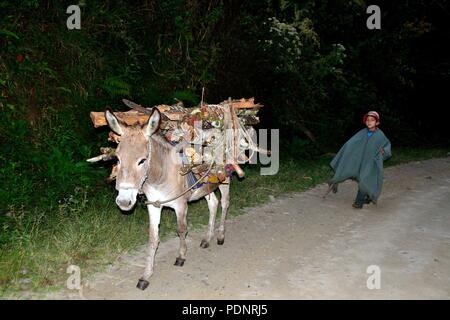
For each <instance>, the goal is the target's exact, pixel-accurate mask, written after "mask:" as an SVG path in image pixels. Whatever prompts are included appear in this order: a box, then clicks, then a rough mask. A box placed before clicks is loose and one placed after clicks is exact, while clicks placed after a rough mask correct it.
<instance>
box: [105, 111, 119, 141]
mask: <svg viewBox="0 0 450 320" xmlns="http://www.w3.org/2000/svg"><path fill="white" fill-rule="evenodd" d="M105 118H106V122H107V123H108V126H109V127H110V128H111V130H112V131H114V133H116V134H118V135H119V136H121V135H122V134H123V129H122V126H121V125H120V123H119V120H117V118H116V116H115V115H114V113H112V111H111V110H110V109H107V110H106V111H105Z"/></svg>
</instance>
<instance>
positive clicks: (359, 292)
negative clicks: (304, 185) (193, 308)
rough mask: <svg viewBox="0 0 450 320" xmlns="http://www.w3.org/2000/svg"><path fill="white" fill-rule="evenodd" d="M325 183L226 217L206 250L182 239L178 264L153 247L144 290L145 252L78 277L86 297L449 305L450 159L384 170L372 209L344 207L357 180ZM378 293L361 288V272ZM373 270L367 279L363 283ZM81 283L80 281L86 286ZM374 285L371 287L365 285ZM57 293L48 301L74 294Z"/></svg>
mask: <svg viewBox="0 0 450 320" xmlns="http://www.w3.org/2000/svg"><path fill="white" fill-rule="evenodd" d="M326 188H327V187H326V185H320V186H318V187H316V188H314V189H311V190H309V191H306V192H303V193H296V194H290V195H286V196H284V197H280V198H276V199H273V201H272V202H271V203H268V204H267V205H264V206H261V207H257V208H249V209H248V210H246V211H247V213H246V214H244V215H242V216H239V217H235V218H233V219H231V220H229V221H228V224H227V233H226V238H225V244H224V245H223V246H218V245H217V244H216V243H215V241H214V242H212V244H211V246H210V247H209V248H207V249H201V248H200V246H199V244H200V241H201V239H202V236H203V233H199V232H195V233H193V232H191V233H190V234H188V239H189V242H188V255H187V260H186V263H185V265H184V266H183V267H176V266H174V265H173V263H174V261H175V257H176V255H177V248H178V239H177V238H174V239H170V240H169V241H166V242H164V243H161V244H160V247H159V251H158V252H157V259H156V266H155V274H154V275H153V277H152V278H151V280H150V286H149V287H148V289H147V290H145V291H140V290H138V289H136V282H137V280H138V278H139V277H140V274H141V272H142V270H143V269H142V268H143V264H144V261H145V258H144V251H143V250H141V251H140V252H138V253H136V254H134V255H130V256H128V257H127V258H126V259H125V260H124V261H123V262H121V263H120V264H118V265H115V266H113V267H111V268H110V270H108V272H106V273H103V274H97V275H95V276H92V277H91V278H89V279H84V283H85V286H84V288H83V291H82V297H84V298H87V299H318V298H321V299H338V298H339V299H353V298H355V299H403V298H405V299H430V298H437V299H449V298H450V158H446V159H433V160H428V161H424V162H414V163H409V164H405V165H401V166H397V167H392V168H388V169H387V170H386V171H385V184H384V189H383V193H382V196H381V198H380V199H379V203H378V205H377V206H375V205H373V204H371V205H368V206H366V207H364V209H362V210H357V209H353V208H352V207H351V204H352V201H353V198H354V196H355V194H356V184H355V183H354V182H351V181H348V182H346V183H343V184H341V185H340V188H339V192H338V193H337V194H331V195H329V196H328V198H327V199H325V200H324V199H323V198H322V195H323V194H324V192H325V190H326ZM373 265H374V266H376V267H375V268H379V271H380V278H379V280H380V282H379V284H380V289H368V287H367V280H368V278H369V277H370V276H371V274H369V273H367V268H368V267H369V266H373ZM373 276H375V274H372V277H373ZM86 281H87V282H88V283H86ZM371 283H375V282H371ZM80 296H81V295H80V294H79V293H77V292H75V291H70V290H65V291H64V292H59V293H57V294H54V295H52V296H50V298H68V299H71V298H75V299H76V298H80Z"/></svg>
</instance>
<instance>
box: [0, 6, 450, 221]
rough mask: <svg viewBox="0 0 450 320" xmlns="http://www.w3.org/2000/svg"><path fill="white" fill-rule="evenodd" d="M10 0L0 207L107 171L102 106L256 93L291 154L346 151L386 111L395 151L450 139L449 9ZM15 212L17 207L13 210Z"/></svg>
mask: <svg viewBox="0 0 450 320" xmlns="http://www.w3.org/2000/svg"><path fill="white" fill-rule="evenodd" d="M69 4H71V3H70V2H68V1H51V0H48V1H39V0H26V1H21V2H20V5H18V4H17V3H15V2H11V1H0V11H1V20H0V108H1V124H0V136H1V140H0V147H1V153H0V175H1V182H0V193H1V194H2V196H1V197H0V209H1V211H2V213H5V212H6V211H7V210H10V211H11V210H13V209H11V206H12V207H15V206H20V205H25V206H33V205H35V204H40V205H41V204H43V202H46V204H48V205H54V204H56V203H57V201H60V200H61V199H62V198H64V197H67V196H68V195H69V194H71V193H72V192H73V190H74V189H75V188H77V187H80V186H81V187H83V186H85V185H91V186H92V185H95V184H96V183H97V184H100V185H101V184H102V183H103V181H102V179H101V177H104V176H105V175H106V169H104V168H102V167H101V166H89V165H87V164H86V162H85V161H84V159H86V158H87V157H89V156H93V155H95V154H96V153H97V152H98V147H99V146H100V145H102V144H104V142H105V139H106V134H107V130H94V129H93V128H92V125H91V122H90V119H89V111H91V110H103V109H105V107H106V106H112V107H113V108H114V109H116V110H118V109H125V108H124V106H123V105H121V103H120V99H122V98H129V99H131V100H134V101H137V102H140V103H142V104H145V105H148V106H151V105H154V104H160V103H172V102H174V98H177V99H180V100H183V101H184V102H185V104H186V105H194V104H196V103H198V102H199V100H200V95H201V89H202V87H205V99H206V100H207V101H209V102H220V101H222V100H224V99H226V98H228V97H233V98H240V97H251V96H254V97H256V99H257V101H258V102H261V103H263V104H264V105H265V108H264V109H263V110H262V112H261V114H260V115H261V118H262V126H264V127H273V128H282V130H281V137H282V143H283V147H284V150H287V151H288V153H286V155H287V154H289V155H291V156H293V157H301V158H305V157H307V158H311V157H314V156H317V155H318V154H322V153H324V152H327V151H334V150H335V149H336V147H337V146H338V145H339V144H340V143H342V142H343V141H344V140H345V139H346V138H347V137H348V136H349V134H351V133H352V132H353V131H354V130H356V129H357V128H359V127H360V125H361V123H360V118H361V115H362V114H363V113H364V112H365V111H367V110H368V109H376V110H379V111H380V112H381V114H382V122H383V128H384V130H385V131H386V133H387V135H388V136H389V137H390V138H391V139H392V140H393V142H394V146H395V145H400V144H401V145H415V146H416V145H417V144H418V143H419V144H427V143H428V144H430V143H432V144H439V143H441V144H442V143H447V142H448V140H447V139H448V133H447V132H446V129H445V127H446V126H445V123H444V119H443V118H442V117H441V116H440V113H439V111H440V105H441V102H440V101H439V97H443V95H444V92H445V91H444V89H445V88H444V85H446V83H447V82H446V81H448V77H449V63H448V56H449V52H448V49H445V48H444V47H442V46H441V44H442V43H445V42H448V39H449V37H448V36H449V28H448V27H447V25H446V24H445V21H446V19H448V14H449V13H448V12H449V10H448V9H447V7H446V1H433V2H431V3H429V2H427V1H414V2H411V1H395V2H394V1H392V2H387V3H385V4H383V3H382V4H380V7H381V12H382V29H381V30H368V29H367V27H366V19H367V17H368V14H367V13H366V8H367V6H368V5H369V3H368V2H366V1H363V0H353V1H341V0H337V1H336V0H333V1H331V0H329V1H315V0H305V1H299V2H296V1H292V0H279V1H276V0H273V1H270V0H269V1H238V0H228V1H226V0H210V1H201V0H200V1H199V0H194V1H180V0H170V1H150V0H148V1H122V0H119V1H96V0H92V1H79V3H78V4H79V5H80V7H81V26H82V27H81V30H68V29H67V27H66V19H67V18H68V16H69V14H67V13H66V9H67V7H68V6H69ZM8 207H9V208H8Z"/></svg>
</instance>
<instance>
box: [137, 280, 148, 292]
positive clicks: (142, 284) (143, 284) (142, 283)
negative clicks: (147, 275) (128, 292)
mask: <svg viewBox="0 0 450 320" xmlns="http://www.w3.org/2000/svg"><path fill="white" fill-rule="evenodd" d="M148 284H149V283H148V281H147V280H144V279H139V281H138V283H137V285H136V288H138V289H141V290H145V289H147V287H148Z"/></svg>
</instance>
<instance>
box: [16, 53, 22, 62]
mask: <svg viewBox="0 0 450 320" xmlns="http://www.w3.org/2000/svg"><path fill="white" fill-rule="evenodd" d="M16 60H17V62H19V63H22V61H23V55H22V54H21V53H19V54H18V55H17V57H16Z"/></svg>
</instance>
